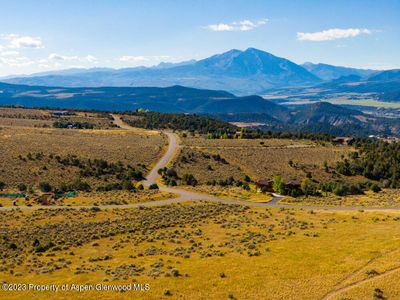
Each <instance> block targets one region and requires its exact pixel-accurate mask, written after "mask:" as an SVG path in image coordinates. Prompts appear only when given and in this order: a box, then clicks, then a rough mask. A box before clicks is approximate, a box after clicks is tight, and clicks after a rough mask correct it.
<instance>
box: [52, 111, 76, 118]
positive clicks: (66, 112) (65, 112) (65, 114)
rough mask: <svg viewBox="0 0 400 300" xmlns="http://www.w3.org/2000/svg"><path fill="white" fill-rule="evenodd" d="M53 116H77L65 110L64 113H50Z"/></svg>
mask: <svg viewBox="0 0 400 300" xmlns="http://www.w3.org/2000/svg"><path fill="white" fill-rule="evenodd" d="M50 114H51V115H52V116H55V117H60V116H72V115H75V113H74V112H71V111H68V110H63V111H53V112H51V113H50Z"/></svg>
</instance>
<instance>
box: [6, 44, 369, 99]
mask: <svg viewBox="0 0 400 300" xmlns="http://www.w3.org/2000/svg"><path fill="white" fill-rule="evenodd" d="M374 72H375V71H373V70H361V69H354V68H345V67H336V66H331V65H326V64H311V63H306V64H303V65H298V64H296V63H294V62H292V61H290V60H287V59H285V58H281V57H277V56H275V55H272V54H270V53H268V52H265V51H261V50H258V49H254V48H249V49H247V50H245V51H241V50H235V49H233V50H230V51H227V52H225V53H222V54H217V55H214V56H211V57H208V58H205V59H202V60H199V61H194V60H191V61H187V62H182V63H178V64H173V63H161V64H159V65H158V66H155V67H136V68H124V69H109V68H93V69H69V70H61V71H53V72H46V73H37V74H32V75H28V76H17V77H8V78H3V79H1V81H4V82H8V83H15V84H26V85H34V86H62V87H105V86H118V87H121V86H124V87H127V86H129V87H143V86H151V87H168V86H173V85H182V86H188V87H194V88H200V89H213V90H226V91H228V92H231V93H233V94H236V95H242V96H243V95H253V94H260V93H262V92H264V91H265V90H268V89H275V88H282V87H299V86H300V87H303V86H313V85H316V84H319V83H321V82H323V81H324V80H332V79H337V78H339V77H341V76H348V75H358V76H361V77H365V76H369V75H371V74H374Z"/></svg>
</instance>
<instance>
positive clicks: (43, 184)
mask: <svg viewBox="0 0 400 300" xmlns="http://www.w3.org/2000/svg"><path fill="white" fill-rule="evenodd" d="M39 189H40V190H41V191H42V192H43V193H48V192H51V190H52V187H51V185H50V184H49V183H48V182H41V183H39Z"/></svg>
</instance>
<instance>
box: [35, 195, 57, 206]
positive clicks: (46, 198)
mask: <svg viewBox="0 0 400 300" xmlns="http://www.w3.org/2000/svg"><path fill="white" fill-rule="evenodd" d="M35 201H36V202H37V203H38V204H41V205H53V204H55V202H56V200H55V197H54V194H53V193H45V194H42V195H40V196H37V197H36V198H35Z"/></svg>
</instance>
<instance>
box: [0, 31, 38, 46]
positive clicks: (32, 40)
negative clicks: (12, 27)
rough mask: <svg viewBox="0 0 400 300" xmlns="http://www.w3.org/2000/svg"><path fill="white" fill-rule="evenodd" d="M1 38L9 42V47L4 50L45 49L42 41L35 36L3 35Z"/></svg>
mask: <svg viewBox="0 0 400 300" xmlns="http://www.w3.org/2000/svg"><path fill="white" fill-rule="evenodd" d="M1 38H2V39H3V40H5V41H7V45H5V46H3V48H8V49H20V48H33V49H37V48H44V46H43V42H42V39H41V38H40V37H33V36H21V35H19V34H14V33H12V34H3V35H1Z"/></svg>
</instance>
